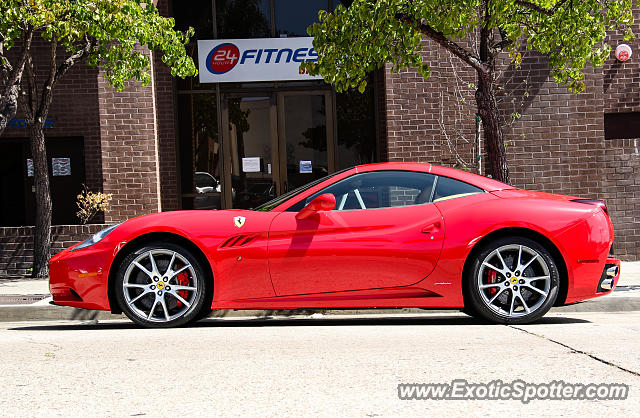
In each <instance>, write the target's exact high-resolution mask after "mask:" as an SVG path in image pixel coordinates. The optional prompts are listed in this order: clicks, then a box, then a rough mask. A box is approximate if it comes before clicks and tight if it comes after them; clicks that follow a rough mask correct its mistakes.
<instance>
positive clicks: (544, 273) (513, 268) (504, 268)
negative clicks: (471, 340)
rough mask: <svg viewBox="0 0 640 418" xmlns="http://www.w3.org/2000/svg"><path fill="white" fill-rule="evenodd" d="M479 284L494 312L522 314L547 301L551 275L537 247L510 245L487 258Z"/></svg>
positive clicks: (511, 314) (479, 273)
mask: <svg viewBox="0 0 640 418" xmlns="http://www.w3.org/2000/svg"><path fill="white" fill-rule="evenodd" d="M476 285H477V286H478V290H479V293H480V296H481V298H482V301H483V302H484V303H485V304H486V305H487V306H488V307H489V308H490V309H491V310H492V311H494V312H495V313H497V314H498V315H500V316H504V317H509V318H514V317H521V316H525V315H529V314H531V313H533V312H535V311H536V310H537V309H538V308H540V306H542V305H543V304H544V302H545V301H546V300H547V297H548V295H549V292H550V289H551V274H550V270H549V266H548V265H547V262H546V260H545V258H544V257H543V256H542V255H541V254H540V253H538V252H537V251H536V250H534V249H532V248H529V247H527V246H525V245H519V244H509V245H504V246H502V247H499V248H496V249H495V250H493V251H492V252H490V253H489V254H488V255H487V256H486V257H485V259H484V260H483V261H482V264H481V265H480V269H479V271H478V276H477V278H476Z"/></svg>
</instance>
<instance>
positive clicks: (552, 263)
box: [49, 163, 620, 327]
mask: <svg viewBox="0 0 640 418" xmlns="http://www.w3.org/2000/svg"><path fill="white" fill-rule="evenodd" d="M612 242H613V226H612V223H611V220H610V219H609V215H608V212H607V206H606V205H605V203H604V202H603V201H600V200H592V199H581V198H577V197H571V196H562V195H556V194H548V193H540V192H533V191H526V190H521V189H517V188H515V187H512V186H509V185H507V184H504V183H500V182H498V181H495V180H492V179H490V178H486V177H482V176H478V175H475V174H471V173H467V172H464V171H459V170H455V169H451V168H444V167H437V166H434V165H430V164H422V163H379V164H370V165H363V166H358V167H354V168H350V169H347V170H343V171H340V172H337V173H334V174H332V175H330V176H328V177H325V178H322V179H320V180H317V181H314V182H312V183H309V184H306V185H305V186H303V187H301V188H299V189H297V190H293V191H291V192H289V193H286V194H284V195H282V196H280V197H278V198H276V199H274V200H272V201H270V202H267V203H265V204H263V205H261V206H259V207H256V208H255V209H251V210H237V209H236V210H218V211H216V210H198V211H175V212H164V213H156V214H151V215H145V216H140V217H137V218H133V219H129V220H127V221H126V222H123V223H121V224H119V225H113V226H110V227H109V228H106V229H104V230H102V231H101V232H98V233H97V234H95V235H93V236H92V237H91V238H89V239H88V240H86V241H84V242H81V243H78V244H76V245H74V246H72V247H70V248H68V249H66V250H64V251H62V252H60V253H58V254H57V255H55V256H54V257H53V258H51V261H50V285H49V286H50V290H51V294H52V295H53V303H55V304H58V305H65V306H74V307H78V308H85V309H99V310H110V311H112V312H114V313H121V312H124V313H125V314H126V315H127V316H128V317H129V318H130V319H131V320H132V321H134V322H135V323H137V324H139V325H141V326H145V327H174V326H181V325H185V324H187V323H190V322H193V321H197V320H199V319H201V318H204V317H206V316H207V315H208V314H209V313H210V312H211V310H212V309H300V308H308V309H313V308H334V309H337V308H365V307H367V308H373V307H387V308H389V307H429V308H455V309H461V310H463V311H464V312H466V313H468V314H469V315H472V316H476V317H478V318H482V319H485V320H489V321H493V322H497V323H503V324H523V323H528V322H532V321H535V320H537V319H539V318H540V317H542V316H543V315H544V314H545V313H546V312H547V311H549V309H550V308H551V307H552V306H560V305H566V304H572V303H576V302H579V301H582V300H586V299H589V298H593V297H596V296H601V295H605V294H608V293H610V292H611V291H612V290H613V289H614V287H615V286H616V284H617V281H618V277H619V273H620V261H619V260H617V259H615V258H612V257H610V256H609V254H610V249H611V245H612Z"/></svg>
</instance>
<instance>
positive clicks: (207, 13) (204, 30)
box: [173, 0, 213, 39]
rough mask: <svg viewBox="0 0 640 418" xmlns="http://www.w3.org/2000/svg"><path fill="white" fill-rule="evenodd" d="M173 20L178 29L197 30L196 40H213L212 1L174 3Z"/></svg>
mask: <svg viewBox="0 0 640 418" xmlns="http://www.w3.org/2000/svg"><path fill="white" fill-rule="evenodd" d="M173 18H174V19H175V21H176V26H175V27H176V29H178V30H181V31H186V30H187V29H189V27H192V28H194V29H195V31H196V33H195V35H194V36H193V38H194V39H213V6H212V1H211V0H189V2H188V6H187V4H185V2H177V1H174V2H173Z"/></svg>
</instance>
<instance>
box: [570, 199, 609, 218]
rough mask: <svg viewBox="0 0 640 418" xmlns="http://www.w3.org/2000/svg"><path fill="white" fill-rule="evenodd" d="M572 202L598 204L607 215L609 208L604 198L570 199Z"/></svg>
mask: <svg viewBox="0 0 640 418" xmlns="http://www.w3.org/2000/svg"><path fill="white" fill-rule="evenodd" d="M571 201H572V202H576V203H584V204H585V205H596V206H600V207H601V208H602V210H603V211H604V213H606V214H607V216H609V209H607V204H606V203H605V202H604V200H599V199H572V200H571Z"/></svg>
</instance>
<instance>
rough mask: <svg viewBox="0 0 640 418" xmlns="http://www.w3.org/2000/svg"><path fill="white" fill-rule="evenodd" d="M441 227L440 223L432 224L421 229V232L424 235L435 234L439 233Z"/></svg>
mask: <svg viewBox="0 0 640 418" xmlns="http://www.w3.org/2000/svg"><path fill="white" fill-rule="evenodd" d="M441 227H442V225H441V224H440V222H434V223H432V224H429V225H427V226H425V227H424V228H422V232H423V233H425V234H435V233H436V232H438V231H440V228H441Z"/></svg>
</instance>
